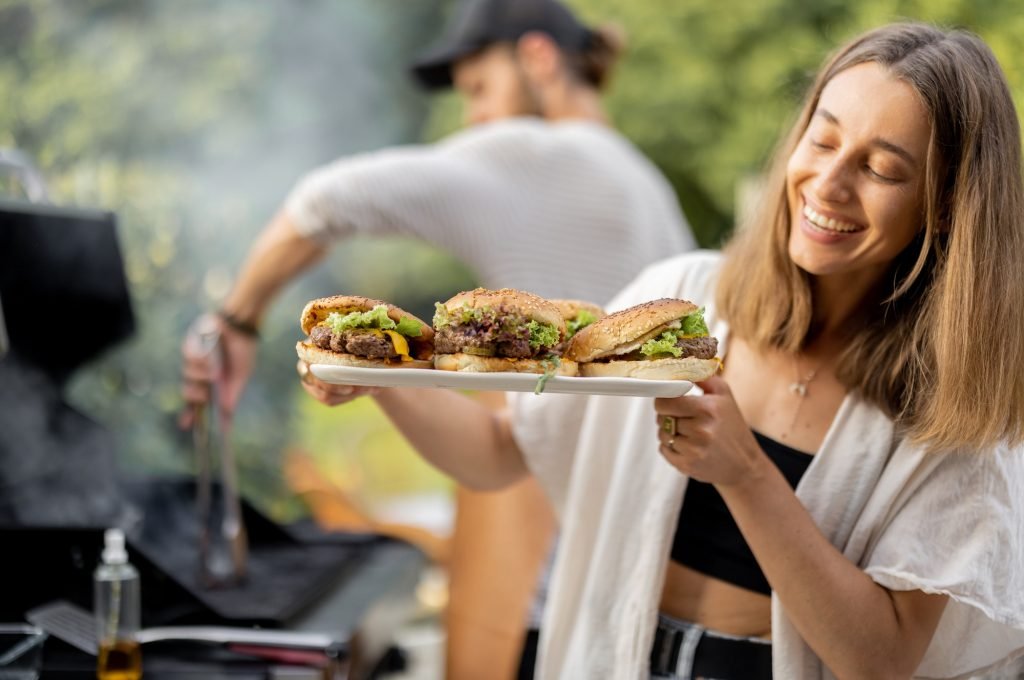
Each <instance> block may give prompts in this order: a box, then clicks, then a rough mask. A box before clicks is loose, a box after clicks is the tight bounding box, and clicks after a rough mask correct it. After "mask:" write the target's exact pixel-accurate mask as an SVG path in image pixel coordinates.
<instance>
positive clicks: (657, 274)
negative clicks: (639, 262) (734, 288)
mask: <svg viewBox="0 0 1024 680" xmlns="http://www.w3.org/2000/svg"><path fill="white" fill-rule="evenodd" d="M721 266H722V253H721V251H718V250H692V251H690V252H688V253H682V254H680V255H676V256H674V257H670V258H668V259H665V260H660V261H658V262H655V263H654V264H651V265H648V266H647V268H646V269H644V270H643V272H641V273H640V276H639V277H637V280H638V281H639V280H643V281H644V282H645V283H646V284H647V285H650V286H652V287H659V288H662V289H664V290H665V294H666V295H672V294H673V293H674V294H675V296H677V297H678V296H684V294H691V295H694V294H698V293H701V294H703V293H706V291H707V290H708V289H709V288H710V287H711V286H712V285H713V283H714V280H715V279H716V278H717V275H718V270H719V269H720V268H721Z"/></svg>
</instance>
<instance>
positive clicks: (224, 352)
mask: <svg viewBox="0 0 1024 680" xmlns="http://www.w3.org/2000/svg"><path fill="white" fill-rule="evenodd" d="M210 318H211V321H212V323H213V324H214V325H215V327H216V328H217V330H218V331H219V333H220V343H219V345H217V346H216V347H214V348H213V349H212V351H211V350H209V349H208V348H205V347H203V344H202V342H200V339H199V337H198V336H197V335H196V334H195V333H194V332H191V331H190V332H189V334H188V335H186V336H185V340H184V342H183V343H182V345H181V354H182V377H183V384H182V388H181V395H182V397H183V398H184V400H185V404H186V405H187V406H186V408H185V411H184V412H183V413H182V414H181V417H180V418H179V421H178V423H179V426H180V427H181V428H182V429H188V428H190V427H192V424H193V423H194V422H195V413H196V410H197V409H199V408H203V407H204V406H205V405H206V404H207V403H209V401H210V386H211V385H213V384H216V386H217V395H218V397H219V399H218V403H217V408H218V409H220V410H221V412H222V413H223V414H224V416H225V417H228V418H230V417H231V416H232V415H233V414H234V412H235V408H236V407H237V406H238V401H239V400H240V399H241V398H242V392H243V391H244V390H245V385H246V383H248V381H249V376H250V375H251V374H252V369H253V365H254V364H255V361H256V352H257V350H258V349H259V340H258V338H256V337H255V336H252V335H249V334H247V333H244V332H242V331H239V330H237V329H235V328H232V327H231V326H229V325H228V324H226V323H225V322H224V321H223V319H221V318H220V317H217V316H212V317H210Z"/></svg>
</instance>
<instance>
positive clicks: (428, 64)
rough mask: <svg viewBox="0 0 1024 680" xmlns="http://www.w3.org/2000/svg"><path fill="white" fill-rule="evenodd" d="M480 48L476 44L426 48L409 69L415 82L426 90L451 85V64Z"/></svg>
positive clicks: (439, 88)
mask: <svg viewBox="0 0 1024 680" xmlns="http://www.w3.org/2000/svg"><path fill="white" fill-rule="evenodd" d="M480 49H481V46H480V45H476V44H472V45H471V44H461V45H442V46H439V47H436V48H434V49H432V50H428V51H427V52H426V53H424V54H423V55H422V56H420V57H419V58H418V59H416V61H414V62H413V63H412V66H411V67H410V70H411V71H412V74H413V76H414V77H415V78H416V80H417V82H419V84H420V85H422V86H423V87H424V88H426V89H428V90H442V89H447V88H449V87H452V86H453V85H454V84H455V83H454V80H453V79H452V66H453V65H454V64H455V62H456V61H458V60H459V59H462V58H463V57H467V56H469V55H470V54H473V53H474V52H477V51H479V50H480Z"/></svg>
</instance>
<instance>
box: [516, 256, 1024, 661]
mask: <svg viewBox="0 0 1024 680" xmlns="http://www.w3.org/2000/svg"><path fill="white" fill-rule="evenodd" d="M719 263H720V255H718V254H717V253H709V252H698V253H689V254H686V255H682V256H679V257H675V258H673V259H670V260H666V261H663V262H661V263H658V264H656V265H653V266H651V267H649V268H648V269H647V270H645V271H644V272H643V273H642V274H641V275H640V276H639V277H638V278H637V279H636V280H635V281H634V282H633V283H632V284H630V285H629V286H628V287H627V288H626V289H625V290H624V291H623V292H622V293H621V294H620V295H619V296H618V297H617V298H616V299H615V300H614V301H613V302H612V303H611V304H610V305H609V308H610V309H612V310H614V309H621V308H623V307H627V306H630V305H633V304H637V303H640V302H643V301H646V300H650V299H654V298H659V297H681V298H685V299H688V300H692V301H694V302H696V303H697V304H700V305H703V306H705V307H706V308H707V312H706V315H707V319H708V322H709V326H710V328H711V332H712V335H714V336H715V337H717V338H719V340H720V341H722V343H723V346H722V347H721V349H720V351H721V352H722V353H723V354H724V351H725V348H724V342H725V340H727V338H728V329H727V328H726V326H725V324H724V323H722V321H721V320H720V319H718V318H717V315H716V313H715V306H714V282H715V275H716V273H717V271H718V267H719ZM509 397H510V400H509V401H510V408H511V410H512V415H513V422H514V426H513V428H514V433H515V437H516V440H517V442H518V444H519V446H520V447H521V449H522V450H523V452H524V454H525V456H526V458H527V462H528V464H529V466H530V468H531V470H532V471H533V473H534V474H535V475H536V476H537V477H538V478H539V480H540V481H541V483H542V485H543V486H544V487H545V490H546V491H547V493H548V494H549V496H550V498H551V500H552V502H553V503H554V505H555V508H556V511H557V512H558V513H559V516H560V519H561V524H562V539H561V543H560V546H559V552H558V558H557V561H556V564H555V571H554V575H553V580H552V584H551V591H550V594H549V597H550V599H549V601H548V606H547V610H546V613H545V619H544V623H543V626H542V641H541V652H540V660H539V662H538V667H537V668H538V677H539V678H540V679H541V680H555V679H560V680H575V679H577V678H614V679H615V680H626V679H629V678H638V679H639V678H647V677H649V670H648V655H649V650H650V648H651V644H652V640H653V634H654V626H655V623H656V619H657V611H658V601H659V596H660V592H661V587H662V582H663V580H664V575H665V567H666V564H667V562H668V559H669V551H670V548H671V545H672V538H673V534H674V530H675V525H676V521H677V519H678V516H679V509H680V504H681V502H682V497H683V492H684V490H685V488H686V478H685V477H684V476H683V475H681V474H679V473H678V472H677V471H676V470H675V469H674V468H672V467H671V466H670V465H669V464H668V463H666V462H665V461H664V460H663V459H662V458H661V456H660V455H659V454H658V451H657V446H658V444H657V438H656V435H657V429H656V426H655V423H654V415H653V414H654V410H653V406H652V403H651V400H650V399H645V398H638V397H626V398H623V397H579V396H575V395H554V394H545V395H540V396H535V395H532V394H518V395H509ZM1021 407H1022V408H1024V405H1021ZM797 496H798V497H799V498H800V500H801V502H802V503H803V504H804V506H805V507H806V508H807V509H808V511H809V512H810V513H811V515H812V516H813V517H814V519H815V521H816V522H817V524H818V526H819V528H820V529H821V530H822V532H823V533H824V534H825V536H826V537H828V539H829V540H830V541H831V542H832V544H833V545H835V546H836V547H837V548H838V549H839V550H841V551H842V552H843V554H844V555H845V556H846V557H847V558H848V559H849V560H850V561H851V562H853V563H855V564H857V565H859V566H861V567H862V568H863V569H864V570H865V572H867V573H868V575H870V576H871V578H873V579H874V580H875V581H876V582H878V583H880V584H882V585H884V586H885V587H887V588H890V589H893V590H913V589H917V590H923V591H926V592H931V593H944V594H946V595H949V597H950V601H949V604H948V605H947V607H946V609H945V612H944V614H943V616H942V619H941V621H940V623H939V626H938V629H937V630H936V633H935V636H934V638H933V640H932V644H931V646H930V647H929V648H928V650H927V652H926V654H925V657H924V660H923V661H922V663H921V665H920V667H919V668H918V671H917V677H921V678H966V677H969V676H971V675H973V674H975V673H979V672H982V671H983V670H985V669H989V668H997V667H999V666H1001V665H1003V664H1005V663H1008V662H1009V661H1010V660H1011V659H1013V658H1015V657H1017V656H1020V655H1022V654H1024V451H1021V450H1020V449H1016V450H1011V449H1009V448H1007V447H1001V448H997V449H996V450H993V451H987V452H984V453H979V452H971V453H949V454H932V455H926V454H925V453H924V452H922V451H921V450H920V449H919V448H916V447H913V446H911V445H909V444H907V443H905V442H902V441H901V440H900V439H899V437H898V436H897V435H896V433H895V431H894V425H893V422H892V421H891V420H890V419H889V418H888V417H887V416H886V415H884V414H883V413H882V412H881V411H880V410H878V409H877V408H875V407H873V406H871V405H869V404H867V403H865V402H863V401H861V400H859V399H857V398H856V397H853V396H848V397H847V398H846V400H845V401H844V402H843V404H842V406H841V407H840V409H839V412H838V414H837V415H836V418H835V421H834V422H833V423H832V425H831V428H830V429H829V431H828V434H827V435H826V437H825V440H824V442H823V444H822V447H821V450H820V451H819V452H818V453H817V455H815V457H814V460H813V461H812V463H811V465H810V467H809V468H808V470H807V472H806V473H805V474H804V476H803V478H802V479H801V481H800V484H799V485H798V487H797ZM772 642H773V668H774V677H776V678H778V679H779V680H812V679H814V680H817V679H819V678H822V679H824V678H833V677H834V676H833V675H832V673H831V672H830V671H829V670H828V669H827V668H825V667H824V665H823V664H822V662H821V660H820V659H819V658H818V657H817V656H816V655H815V654H814V652H813V651H811V649H810V647H808V646H807V644H806V643H805V642H804V641H803V639H802V638H801V637H800V635H799V633H798V632H797V631H796V628H795V627H794V626H793V624H792V623H791V621H790V620H789V618H788V617H787V616H786V611H785V609H784V608H783V606H782V604H781V603H780V602H779V600H778V598H777V597H775V596H774V595H773V596H772Z"/></svg>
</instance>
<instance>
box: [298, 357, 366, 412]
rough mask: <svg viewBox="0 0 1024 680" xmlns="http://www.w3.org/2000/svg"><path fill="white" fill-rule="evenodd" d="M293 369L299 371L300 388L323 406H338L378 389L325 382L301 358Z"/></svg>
mask: <svg viewBox="0 0 1024 680" xmlns="http://www.w3.org/2000/svg"><path fill="white" fill-rule="evenodd" d="M295 370H296V371H298V372H299V382H301V383H302V389H304V390H306V393H307V394H309V395H310V396H311V397H313V398H314V399H316V400H317V401H319V402H320V403H321V404H324V405H325V406H340V405H341V404H347V403H348V402H350V401H352V400H353V399H357V398H359V397H362V396H369V395H373V394H377V393H378V392H379V391H380V388H379V387H357V386H355V385H334V384H331V383H326V382H324V381H323V380H320V379H319V378H317V377H316V376H315V375H313V374H312V372H310V370H309V364H307V363H306V362H305V361H302V360H301V359H300V360H299V363H298V364H296V365H295Z"/></svg>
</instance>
